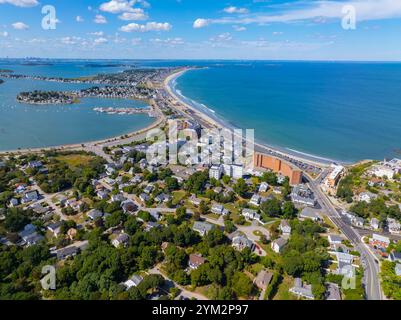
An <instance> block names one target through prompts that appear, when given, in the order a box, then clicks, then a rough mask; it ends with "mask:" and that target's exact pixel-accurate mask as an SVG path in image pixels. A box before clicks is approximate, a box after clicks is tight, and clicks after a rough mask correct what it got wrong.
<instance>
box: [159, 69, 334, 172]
mask: <svg viewBox="0 0 401 320" xmlns="http://www.w3.org/2000/svg"><path fill="white" fill-rule="evenodd" d="M190 70H194V69H193V68H186V69H184V70H180V71H179V72H176V73H173V74H171V75H170V76H168V77H167V78H166V79H165V81H164V87H165V90H166V91H167V92H168V93H169V94H170V96H172V97H173V98H174V100H175V101H176V102H177V104H175V105H174V107H175V108H177V109H178V110H179V111H180V112H184V113H185V109H189V110H191V112H192V113H193V114H194V115H196V117H198V118H199V119H201V120H202V121H204V122H206V123H208V124H209V125H210V126H212V127H216V128H223V127H227V124H226V123H224V120H222V119H219V118H217V116H215V117H214V118H212V117H211V116H209V115H207V114H205V113H204V112H201V111H200V110H199V109H198V108H196V107H194V106H192V105H191V104H190V103H187V102H186V101H184V100H183V99H182V98H181V97H180V96H179V95H178V94H177V93H176V91H175V90H174V89H173V86H172V84H173V83H174V81H175V80H176V79H177V78H179V77H181V76H182V75H183V74H184V73H186V72H187V71H190ZM230 129H233V128H230ZM254 144H255V151H257V152H264V153H268V154H274V155H277V156H279V157H281V158H283V159H284V160H287V159H289V158H291V159H294V160H297V161H300V162H304V163H307V164H310V165H313V166H317V167H327V166H328V165H330V164H331V163H333V162H334V161H333V160H330V159H323V158H319V157H315V156H312V155H305V154H303V155H301V154H297V153H296V152H290V151H284V150H282V149H280V148H277V147H272V146H269V145H267V144H264V143H261V142H256V141H255V142H254Z"/></svg>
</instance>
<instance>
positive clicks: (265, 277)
mask: <svg viewBox="0 0 401 320" xmlns="http://www.w3.org/2000/svg"><path fill="white" fill-rule="evenodd" d="M272 278H273V273H271V272H268V271H266V270H261V271H260V272H259V273H258V275H257V276H256V278H255V280H254V281H253V283H254V284H255V286H257V287H258V288H259V289H260V290H263V291H264V290H266V288H267V286H268V285H269V284H270V282H271V280H272Z"/></svg>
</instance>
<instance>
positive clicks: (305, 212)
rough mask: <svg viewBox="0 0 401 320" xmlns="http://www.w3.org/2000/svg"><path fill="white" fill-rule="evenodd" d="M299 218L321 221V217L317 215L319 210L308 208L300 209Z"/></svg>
mask: <svg viewBox="0 0 401 320" xmlns="http://www.w3.org/2000/svg"><path fill="white" fill-rule="evenodd" d="M300 217H303V218H311V219H321V217H320V215H319V210H316V209H313V208H309V207H306V208H304V209H302V211H301V213H300Z"/></svg>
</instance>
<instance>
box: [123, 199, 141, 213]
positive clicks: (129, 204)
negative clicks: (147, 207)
mask: <svg viewBox="0 0 401 320" xmlns="http://www.w3.org/2000/svg"><path fill="white" fill-rule="evenodd" d="M121 208H122V209H123V211H124V213H127V214H133V213H135V212H136V211H137V210H138V206H137V205H136V204H135V203H134V202H133V201H132V200H126V201H123V202H122V203H121Z"/></svg>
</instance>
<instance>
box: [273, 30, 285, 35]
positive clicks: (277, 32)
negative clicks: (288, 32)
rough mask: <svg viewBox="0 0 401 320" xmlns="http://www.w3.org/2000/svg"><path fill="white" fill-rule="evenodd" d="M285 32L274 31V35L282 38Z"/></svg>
mask: <svg viewBox="0 0 401 320" xmlns="http://www.w3.org/2000/svg"><path fill="white" fill-rule="evenodd" d="M283 33H284V32H281V31H274V32H272V35H273V36H280V35H282V34H283Z"/></svg>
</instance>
